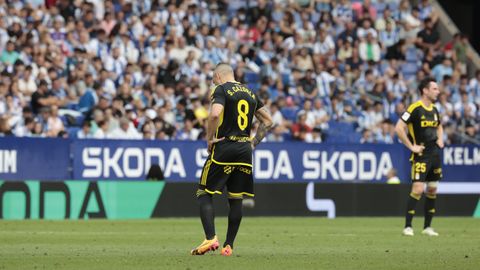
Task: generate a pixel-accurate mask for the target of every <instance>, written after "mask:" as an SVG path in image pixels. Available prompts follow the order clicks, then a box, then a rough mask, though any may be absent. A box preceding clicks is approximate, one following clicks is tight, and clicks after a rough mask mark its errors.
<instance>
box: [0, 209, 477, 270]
mask: <svg viewBox="0 0 480 270" xmlns="http://www.w3.org/2000/svg"><path fill="white" fill-rule="evenodd" d="M422 223H423V217H421V218H418V217H417V218H416V219H414V229H415V232H416V235H415V236H414V237H403V236H401V235H400V232H401V229H402V225H403V219H402V218H337V219H333V220H329V219H325V218H298V217H295V218H253V217H245V218H244V219H243V221H242V226H241V227H240V232H239V235H238V236H237V241H236V243H235V244H236V245H235V249H234V254H233V256H232V257H222V256H220V255H219V251H217V252H216V253H213V254H207V255H204V256H191V255H189V251H190V249H191V248H193V247H194V246H196V245H197V244H199V243H200V242H201V241H202V240H203V233H202V229H201V224H200V220H199V219H196V218H165V219H152V220H142V221H140V220H138V221H108V220H89V221H0V269H192V270H193V269H262V270H266V269H338V270H340V269H382V270H383V269H435V270H437V269H480V219H474V218H435V219H434V223H433V224H434V227H435V228H436V230H437V231H438V232H439V233H440V236H439V237H436V238H433V237H427V236H423V235H421V234H420V231H421V225H422ZM225 230H226V218H225V217H218V218H217V233H218V236H219V239H220V241H221V242H222V241H223V240H224V239H225Z"/></svg>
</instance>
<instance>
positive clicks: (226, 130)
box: [191, 63, 273, 256]
mask: <svg viewBox="0 0 480 270" xmlns="http://www.w3.org/2000/svg"><path fill="white" fill-rule="evenodd" d="M213 83H214V84H215V85H216V87H215V89H214V90H213V91H212V94H211V103H210V113H209V116H208V124H207V143H208V153H209V156H208V157H207V160H206V161H205V165H204V167H203V171H202V175H201V178H200V182H199V186H198V190H197V199H198V202H199V205H200V218H201V221H202V225H203V229H204V231H205V240H204V241H203V243H201V244H200V245H199V246H198V247H196V248H195V249H193V250H192V251H191V254H192V255H203V254H205V253H206V252H208V251H214V250H216V249H218V247H219V242H218V238H217V236H216V233H215V223H214V219H215V215H214V209H213V203H212V197H213V195H214V194H222V193H223V190H224V188H225V187H226V189H227V192H228V194H227V196H228V202H229V206H230V211H229V214H228V229H227V236H226V239H225V242H224V244H223V248H222V250H221V254H222V255H224V256H230V255H232V252H233V242H234V240H235V237H236V235H237V232H238V229H239V227H240V222H241V220H242V199H243V197H244V196H250V197H253V196H254V192H253V171H252V169H253V167H252V150H253V148H254V147H255V146H256V145H257V144H259V143H260V141H262V139H263V138H264V137H265V135H266V133H267V131H268V130H269V129H270V128H271V127H272V125H273V123H272V117H271V115H270V113H269V112H268V110H267V109H266V108H265V107H264V106H263V103H262V102H261V101H260V99H259V98H258V97H257V96H256V95H255V94H254V93H253V92H252V91H251V90H250V89H248V88H247V87H245V86H244V85H242V84H240V83H238V82H236V81H235V78H234V73H233V69H232V67H231V66H230V65H228V64H224V63H221V64H218V65H217V66H216V67H215V70H214V72H213ZM254 116H255V117H256V118H257V119H258V121H259V122H260V125H259V127H258V130H257V133H256V135H255V137H253V138H251V137H250V130H251V128H252V121H253V117H254Z"/></svg>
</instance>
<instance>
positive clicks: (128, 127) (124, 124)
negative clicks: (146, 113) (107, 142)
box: [107, 118, 142, 140]
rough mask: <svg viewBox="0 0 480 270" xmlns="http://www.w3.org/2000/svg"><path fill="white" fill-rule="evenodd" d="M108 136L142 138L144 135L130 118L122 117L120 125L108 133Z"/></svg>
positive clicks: (127, 138)
mask: <svg viewBox="0 0 480 270" xmlns="http://www.w3.org/2000/svg"><path fill="white" fill-rule="evenodd" d="M107 138H111V139H123V140H125V139H126V140H129V139H130V140H131V139H134V140H138V139H141V138H142V136H141V135H140V134H139V133H138V131H137V130H136V129H135V127H134V126H133V124H132V122H130V120H129V119H128V118H122V119H120V126H119V127H118V128H116V129H114V130H113V131H111V132H110V133H109V134H107Z"/></svg>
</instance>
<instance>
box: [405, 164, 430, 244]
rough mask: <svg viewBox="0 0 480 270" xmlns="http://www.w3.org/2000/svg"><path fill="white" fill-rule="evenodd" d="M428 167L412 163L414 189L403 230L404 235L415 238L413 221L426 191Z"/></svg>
mask: <svg viewBox="0 0 480 270" xmlns="http://www.w3.org/2000/svg"><path fill="white" fill-rule="evenodd" d="M423 166H426V165H425V163H423V162H413V163H412V181H413V183H412V189H411V191H410V195H409V196H408V200H407V209H406V213H405V227H404V229H403V235H406V236H413V229H412V220H413V217H414V216H415V209H416V207H417V203H418V201H419V200H420V199H421V198H422V193H423V191H424V186H425V183H424V182H423V181H425V177H426V174H425V172H426V168H424V167H423Z"/></svg>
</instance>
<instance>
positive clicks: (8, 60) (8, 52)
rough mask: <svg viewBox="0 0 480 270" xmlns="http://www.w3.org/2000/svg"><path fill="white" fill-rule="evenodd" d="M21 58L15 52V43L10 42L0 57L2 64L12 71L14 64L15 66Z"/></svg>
mask: <svg viewBox="0 0 480 270" xmlns="http://www.w3.org/2000/svg"><path fill="white" fill-rule="evenodd" d="M19 58H20V54H19V53H18V52H17V51H16V50H15V43H14V42H13V41H8V42H7V46H6V48H5V49H4V50H3V52H2V54H1V55H0V62H2V63H3V64H5V65H6V66H7V67H9V68H10V69H11V70H12V68H13V64H15V62H17V60H18V59H19Z"/></svg>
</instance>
